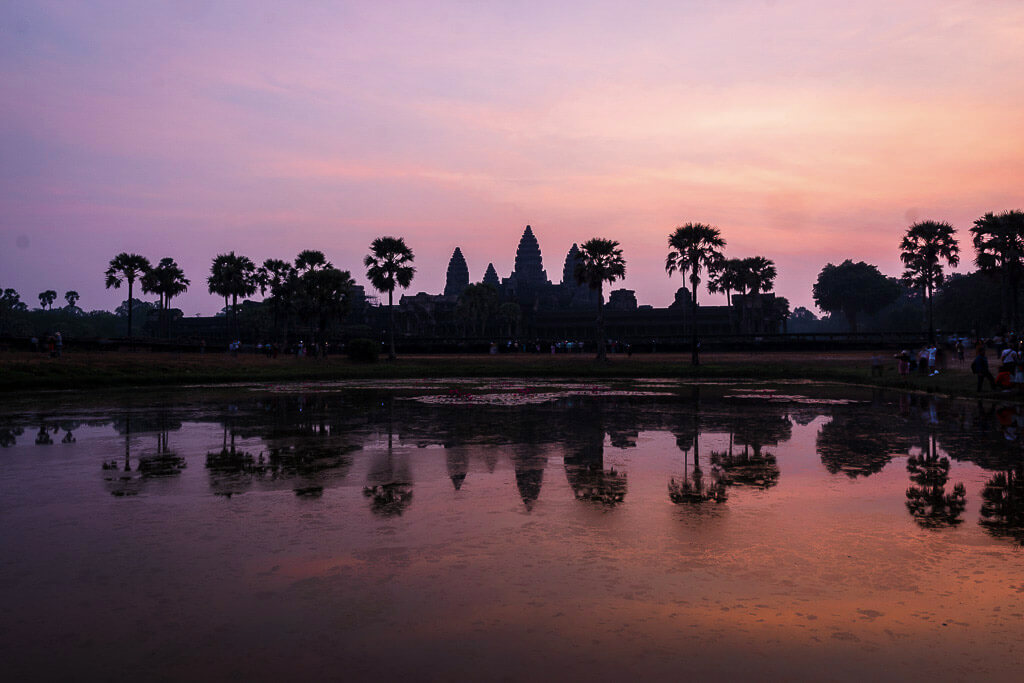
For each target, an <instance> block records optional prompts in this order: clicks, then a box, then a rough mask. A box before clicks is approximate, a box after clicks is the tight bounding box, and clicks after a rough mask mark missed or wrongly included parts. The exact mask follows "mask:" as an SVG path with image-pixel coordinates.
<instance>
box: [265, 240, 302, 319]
mask: <svg viewBox="0 0 1024 683" xmlns="http://www.w3.org/2000/svg"><path fill="white" fill-rule="evenodd" d="M300 256H301V254H300ZM296 260H298V259H296ZM297 278H298V274H297V272H296V270H295V267H294V266H293V265H292V264H290V263H288V262H287V261H283V260H281V259H267V260H266V261H264V262H263V265H262V266H260V269H259V272H257V274H256V280H257V283H258V285H259V288H260V294H261V295H263V296H266V295H267V292H268V291H269V292H270V305H271V307H272V309H273V312H274V332H275V333H276V335H277V336H278V338H280V337H281V334H280V325H281V314H282V312H287V311H288V309H289V308H290V307H291V306H292V303H293V301H292V300H293V298H294V296H293V295H294V293H295V289H296V287H297V282H296V281H297Z"/></svg>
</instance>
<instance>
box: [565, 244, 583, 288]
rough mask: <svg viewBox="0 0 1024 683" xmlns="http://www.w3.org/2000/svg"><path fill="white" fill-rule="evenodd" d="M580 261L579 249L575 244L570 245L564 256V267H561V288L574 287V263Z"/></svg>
mask: <svg viewBox="0 0 1024 683" xmlns="http://www.w3.org/2000/svg"><path fill="white" fill-rule="evenodd" d="M579 259H580V249H579V247H577V246H576V243H575V242H573V243H572V247H570V248H569V253H568V254H566V255H565V265H564V266H563V267H562V286H564V287H575V286H576V262H577V261H579Z"/></svg>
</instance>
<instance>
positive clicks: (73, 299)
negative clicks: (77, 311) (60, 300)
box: [64, 289, 81, 308]
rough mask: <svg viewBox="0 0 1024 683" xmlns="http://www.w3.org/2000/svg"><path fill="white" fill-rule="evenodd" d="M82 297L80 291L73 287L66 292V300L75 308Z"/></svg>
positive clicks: (69, 306)
mask: <svg viewBox="0 0 1024 683" xmlns="http://www.w3.org/2000/svg"><path fill="white" fill-rule="evenodd" d="M80 298H81V297H80V296H79V295H78V292H76V291H75V290H73V289H71V290H68V291H67V292H64V301H67V302H68V308H74V307H75V304H77V303H78V300H79V299H80Z"/></svg>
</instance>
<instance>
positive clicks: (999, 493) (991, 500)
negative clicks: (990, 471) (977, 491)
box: [978, 463, 1024, 546]
mask: <svg viewBox="0 0 1024 683" xmlns="http://www.w3.org/2000/svg"><path fill="white" fill-rule="evenodd" d="M981 498H982V502H981V519H980V520H978V524H980V525H981V526H982V527H983V528H984V529H985V531H987V532H988V533H989V534H991V535H992V536H995V537H996V538H1010V539H1013V540H1014V541H1016V542H1017V544H1018V545H1022V546H1024V463H1018V464H1016V465H1015V466H1013V467H1011V468H1008V469H1006V470H1005V471H1003V472H997V473H996V474H994V475H993V476H992V478H991V479H989V480H988V481H987V482H985V487H984V488H983V489H982V490H981Z"/></svg>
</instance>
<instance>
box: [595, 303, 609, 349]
mask: <svg viewBox="0 0 1024 683" xmlns="http://www.w3.org/2000/svg"><path fill="white" fill-rule="evenodd" d="M604 336H605V335H604V287H602V286H600V285H599V286H598V288H597V360H599V361H602V360H607V359H608V351H607V349H606V348H605V340H604Z"/></svg>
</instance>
